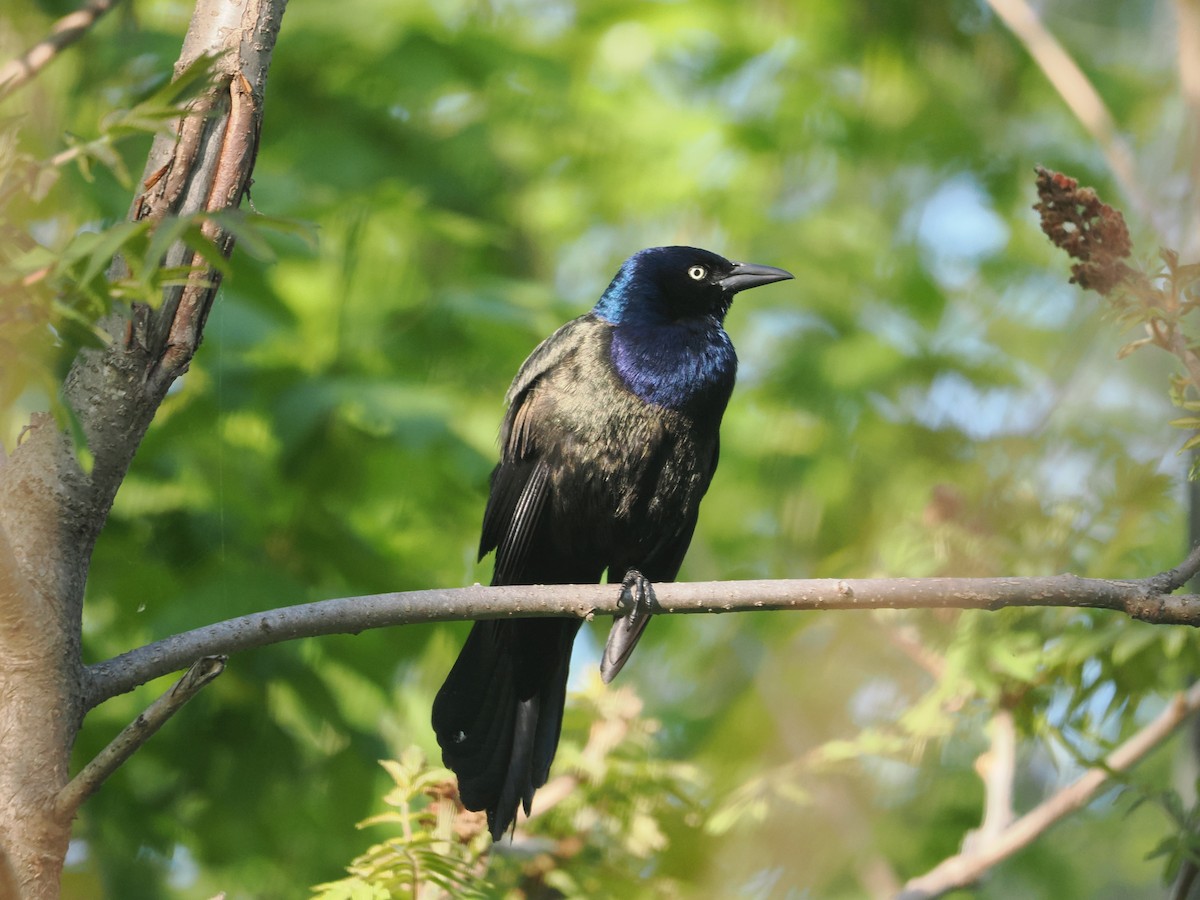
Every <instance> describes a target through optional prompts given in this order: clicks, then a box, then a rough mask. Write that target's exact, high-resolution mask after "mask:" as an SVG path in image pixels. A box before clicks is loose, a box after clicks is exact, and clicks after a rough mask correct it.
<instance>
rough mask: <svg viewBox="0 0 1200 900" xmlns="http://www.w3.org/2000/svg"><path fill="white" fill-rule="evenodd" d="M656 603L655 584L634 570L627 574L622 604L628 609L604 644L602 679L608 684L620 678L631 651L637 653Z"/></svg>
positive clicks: (614, 625)
mask: <svg viewBox="0 0 1200 900" xmlns="http://www.w3.org/2000/svg"><path fill="white" fill-rule="evenodd" d="M656 602H657V601H656V599H655V597H654V585H653V584H651V583H650V582H649V581H647V580H646V578H645V576H643V575H642V573H641V572H639V571H638V570H637V569H630V570H629V571H628V572H626V573H625V578H624V580H623V581H622V582H621V603H622V605H623V606H626V607H627V608H628V611H627V612H626V613H625V615H623V616H619V617H617V618H615V619H614V620H613V627H612V631H610V632H609V633H608V642H607V643H606V644H605V645H604V658H603V659H602V660H601V661H600V678H601V680H602V681H603V682H604V683H605V684H608V683H609V682H610V681H612V680H613V679H614V678H616V677H617V673H618V672H620V671H621V668H622V667H623V666H624V665H625V662H626V660H628V659H629V654H631V653H633V648H634V647H636V646H637V642H638V640H639V639H640V638H641V636H642V632H643V631H645V630H646V624H647V623H648V622H649V621H650V611H651V609H652V608H653V606H654V604H655V603H656Z"/></svg>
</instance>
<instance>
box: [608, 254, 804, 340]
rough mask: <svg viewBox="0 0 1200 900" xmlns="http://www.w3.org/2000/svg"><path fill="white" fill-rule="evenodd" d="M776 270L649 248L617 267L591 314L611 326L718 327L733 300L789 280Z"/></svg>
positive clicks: (787, 276)
mask: <svg viewBox="0 0 1200 900" xmlns="http://www.w3.org/2000/svg"><path fill="white" fill-rule="evenodd" d="M792 277H793V276H792V274H791V272H786V271H784V270H783V269H776V268H775V267H774V266H759V265H755V264H753V263H736V262H730V261H729V260H727V259H726V258H725V257H723V256H718V255H717V254H716V253H711V252H709V251H708V250H700V249H698V248H696V247H651V248H650V249H649V250H640V251H638V252H637V253H635V254H633V256H631V257H629V259H627V260H625V262H624V263H623V264H622V265H621V270H620V271H619V272H617V274H616V277H615V278H613V280H612V282H611V283H610V284H609V286H608V288H607V289H606V290H605V291H604V293H603V294H602V295H601V297H600V300H599V302H597V303H596V306H595V308H594V309H593V310H592V311H593V312H594V313H595V314H596V315H597V316H599V317H600V318H601V319H604V320H605V321H606V322H611V323H613V324H614V325H634V324H647V325H651V324H653V325H659V324H665V323H669V322H679V321H684V320H687V319H703V318H715V319H716V321H717V322H718V323H719V322H722V321H724V319H725V313H726V312H728V311H729V304H730V303H732V302H733V295H734V294H736V293H737V292H738V291H744V290H746V289H747V288H752V287H758V286H759V285H762V284H771V283H772V282H774V281H784V280H786V279H788V278H792Z"/></svg>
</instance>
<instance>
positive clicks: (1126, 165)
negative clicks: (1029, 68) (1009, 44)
mask: <svg viewBox="0 0 1200 900" xmlns="http://www.w3.org/2000/svg"><path fill="white" fill-rule="evenodd" d="M988 5H990V6H991V7H992V10H993V11H994V12H995V13H996V15H998V16H999V17H1000V18H1001V19H1003V20H1004V24H1005V25H1007V26H1008V27H1009V30H1011V31H1012V33H1013V34H1014V35H1016V37H1017V39H1018V40H1020V42H1021V43H1022V44H1024V45H1025V49H1026V50H1027V51H1028V52H1029V55H1030V56H1031V57H1033V61H1034V62H1035V63H1037V65H1038V68H1040V69H1041V70H1042V73H1043V74H1044V75H1045V76H1046V78H1047V80H1049V82H1050V84H1051V85H1052V86H1053V87H1054V89H1055V90H1056V91H1058V93H1059V96H1061V97H1062V98H1063V101H1064V102H1065V103H1066V104H1067V106H1068V107H1070V109H1071V112H1073V113H1074V114H1075V117H1076V118H1077V119H1079V121H1080V123H1081V124H1082V125H1083V127H1084V128H1085V129H1087V131H1088V133H1089V134H1090V135H1091V136H1092V138H1093V140H1095V141H1096V143H1097V144H1098V145H1099V146H1100V150H1101V152H1102V153H1103V154H1104V158H1105V159H1106V160H1107V161H1108V167H1109V168H1110V169H1112V172H1113V175H1114V176H1115V177H1116V179H1117V181H1118V182H1119V183H1120V185H1121V189H1122V190H1123V191H1124V192H1125V195H1126V196H1127V197H1128V198H1129V201H1130V203H1131V204H1132V205H1133V207H1134V208H1135V209H1136V210H1137V211H1138V214H1139V215H1140V216H1141V217H1142V218H1143V219H1145V220H1146V221H1147V222H1149V223H1150V224H1152V225H1153V226H1154V227H1155V230H1156V231H1157V232H1158V233H1159V234H1163V233H1164V232H1163V229H1162V228H1161V227H1160V224H1159V222H1158V219H1159V215H1158V211H1157V210H1156V208H1155V205H1154V204H1153V203H1152V202H1151V201H1150V198H1149V196H1148V194H1147V192H1146V190H1145V189H1144V188H1143V187H1142V184H1141V181H1140V180H1139V179H1138V176H1137V170H1136V168H1135V166H1134V160H1133V153H1132V152H1130V149H1129V145H1128V144H1127V143H1126V142H1125V140H1124V139H1123V138H1122V137H1121V136H1120V133H1119V132H1118V130H1117V124H1116V121H1115V120H1114V119H1113V117H1112V113H1111V112H1109V110H1108V107H1107V106H1106V105H1105V103H1104V100H1103V99H1102V98H1101V97H1100V94H1099V92H1097V90H1096V88H1095V87H1094V86H1093V85H1092V82H1091V81H1090V80H1089V79H1088V77H1087V75H1085V74H1084V73H1083V70H1082V69H1080V68H1079V65H1078V64H1077V63H1076V62H1075V60H1074V59H1072V58H1071V55H1070V54H1069V53H1067V51H1066V50H1065V49H1064V48H1063V45H1062V44H1060V43H1059V42H1058V39H1057V38H1055V37H1054V35H1053V34H1051V33H1050V31H1049V30H1048V29H1047V28H1046V26H1045V24H1044V23H1043V22H1042V20H1041V19H1039V18H1038V14H1037V12H1036V11H1034V9H1033V7H1032V6H1030V5H1029V3H1028V2H1026V0H988Z"/></svg>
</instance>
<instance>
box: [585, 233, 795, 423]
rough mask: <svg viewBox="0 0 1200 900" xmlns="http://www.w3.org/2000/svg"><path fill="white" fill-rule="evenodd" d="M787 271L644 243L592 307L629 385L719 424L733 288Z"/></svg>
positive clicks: (728, 377) (727, 386) (730, 375)
mask: <svg viewBox="0 0 1200 900" xmlns="http://www.w3.org/2000/svg"><path fill="white" fill-rule="evenodd" d="M791 277H792V275H791V273H790V272H785V271H784V270H783V269H776V268H774V267H772V266H756V265H752V264H748V263H735V262H730V261H729V260H727V259H726V258H725V257H723V256H717V254H715V253H710V252H708V251H707V250H697V249H696V248H695V247H651V248H650V249H649V250H642V251H641V252H640V253H635V254H634V255H633V256H631V257H629V259H627V260H625V263H624V265H622V266H621V271H619V272H618V273H617V277H616V278H614V279H613V280H612V283H611V284H610V285H609V286H608V289H607V290H606V291H605V292H604V294H603V295H602V296H601V297H600V300H599V302H598V303H597V304H596V306H595V308H593V310H592V314H593V315H595V316H596V317H597V318H599V319H602V320H603V321H605V322H608V323H609V324H611V325H612V326H613V328H612V344H611V345H610V347H611V349H610V352H611V360H612V365H613V369H614V371H615V372H616V374H617V375H618V376H619V377H620V379H621V380H622V382H623V383H624V384H625V386H626V387H627V388H628V389H629V390H630V391H632V392H633V393H634V394H636V395H637V396H638V397H640V398H641V399H642V400H645V401H646V402H647V403H652V404H655V405H657V406H662V407H666V408H668V409H675V410H686V411H689V412H690V413H692V414H694V415H697V416H699V415H703V416H706V417H708V419H709V420H710V421H712V422H714V423H718V424H719V423H720V420H721V414H722V412H724V410H725V403H726V401H728V399H729V392H730V391H731V390H733V382H734V378H735V376H736V374H737V354H736V353H734V350H733V343H732V342H731V341H730V340H729V335H727V334H726V333H725V329H724V328H723V327H722V323H723V322H724V320H725V313H726V312H728V311H729V304H730V303H732V302H733V295H734V294H736V293H737V292H738V291H744V290H746V289H747V288H752V287H756V286H758V285H760V284H770V283H771V282H773V281H783V280H785V279H787V278H791Z"/></svg>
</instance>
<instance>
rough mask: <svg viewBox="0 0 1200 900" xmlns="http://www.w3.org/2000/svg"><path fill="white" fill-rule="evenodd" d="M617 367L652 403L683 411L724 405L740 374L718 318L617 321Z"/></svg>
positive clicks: (614, 339) (614, 359) (631, 386)
mask: <svg viewBox="0 0 1200 900" xmlns="http://www.w3.org/2000/svg"><path fill="white" fill-rule="evenodd" d="M611 352H612V362H613V369H614V370H615V371H616V373H617V376H618V377H619V378H620V380H621V381H622V383H623V384H624V386H625V387H626V388H627V389H628V390H630V391H631V392H633V393H634V394H636V395H637V396H638V397H639V398H641V399H642V400H644V401H646V402H647V403H653V404H655V405H656V406H662V407H665V408H667V409H672V410H678V411H692V410H696V409H699V408H702V407H711V406H712V405H713V404H714V403H715V404H717V405H718V406H719V408H720V410H721V411H724V408H725V403H726V402H727V401H728V399H729V394H730V391H732V389H733V382H734V379H735V377H736V376H737V354H736V353H735V352H734V349H733V342H732V341H730V340H729V335H727V334H726V333H725V329H723V328H722V327H721V326H720V325H719V324H717V323H716V322H715V321H712V320H706V321H703V322H696V323H671V324H667V325H659V326H647V325H636V326H632V325H616V326H614V327H613V330H612V351H611Z"/></svg>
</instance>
